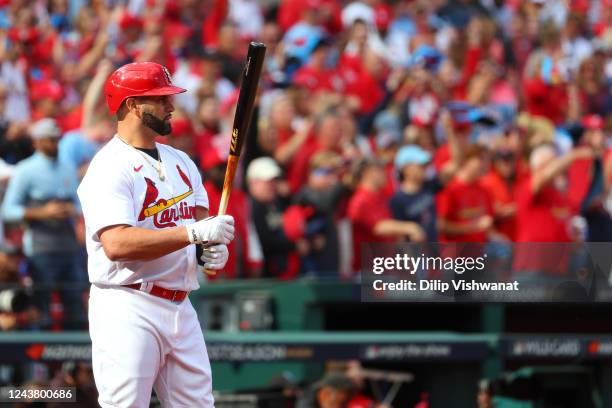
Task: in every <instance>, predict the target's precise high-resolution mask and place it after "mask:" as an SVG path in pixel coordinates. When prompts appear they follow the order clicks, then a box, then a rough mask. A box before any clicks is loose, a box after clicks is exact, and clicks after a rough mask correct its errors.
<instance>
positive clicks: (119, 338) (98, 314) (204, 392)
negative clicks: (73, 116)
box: [78, 62, 234, 408]
mask: <svg viewBox="0 0 612 408" xmlns="http://www.w3.org/2000/svg"><path fill="white" fill-rule="evenodd" d="M104 92H105V95H106V102H107V104H108V108H109V110H110V112H111V113H113V114H116V116H117V121H118V125H117V134H116V135H115V136H114V137H113V138H112V139H111V140H110V142H108V143H107V144H106V145H105V146H104V147H103V148H102V149H101V150H100V151H99V152H98V153H97V154H96V156H95V157H94V158H93V160H92V161H91V164H90V166H89V168H88V170H87V173H86V175H85V177H84V178H83V181H82V183H81V185H80V186H79V188H78V195H79V199H80V200H81V205H82V208H83V214H84V217H85V227H86V240H87V252H88V254H89V260H88V262H89V265H88V269H89V279H90V281H91V283H92V286H91V292H90V298H89V332H90V335H91V340H92V360H93V371H94V377H95V381H96V386H97V388H98V392H99V403H100V405H101V406H102V407H143V408H144V407H148V406H149V402H150V397H151V390H152V389H153V388H154V389H155V391H156V393H157V396H158V397H159V399H160V401H161V402H162V405H163V406H165V407H213V406H214V401H213V397H212V380H211V370H210V363H209V361H208V354H207V351H206V346H205V344H204V337H203V336H202V329H201V327H200V324H199V322H198V319H197V316H196V312H195V310H194V308H193V306H192V305H191V302H190V301H189V299H188V298H187V295H188V294H189V291H192V290H194V289H197V288H198V283H197V276H196V275H197V273H198V272H197V270H198V269H197V259H196V248H195V245H193V244H203V246H204V247H205V248H204V251H203V255H202V258H201V259H202V261H203V262H204V266H205V267H206V268H209V269H217V270H218V269H222V268H223V266H224V265H225V263H226V262H227V258H228V251H227V246H226V245H227V244H229V243H230V242H231V241H232V239H233V238H234V219H233V218H232V217H231V216H219V217H208V196H207V194H206V191H205V190H204V188H203V186H202V180H201V178H200V174H199V172H198V169H197V168H196V166H195V165H194V163H193V162H192V161H191V160H190V159H189V158H188V156H187V155H186V154H185V153H183V152H181V151H179V150H175V149H173V148H171V147H169V146H166V145H163V144H157V143H155V141H154V139H155V137H157V136H159V135H162V136H165V135H168V134H169V133H170V132H171V125H170V122H169V120H170V117H171V113H172V111H173V110H174V107H173V106H172V101H171V99H170V98H171V95H174V94H178V93H181V92H185V89H182V88H179V87H176V86H173V85H172V82H171V79H170V75H169V73H168V71H167V70H166V68H165V67H163V66H162V65H159V64H156V63H153V62H140V63H133V64H127V65H124V66H122V67H121V68H119V69H117V70H116V71H115V72H113V73H112V74H111V75H110V77H109V78H108V80H107V82H106V85H105V90H104Z"/></svg>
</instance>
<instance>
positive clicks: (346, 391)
mask: <svg viewBox="0 0 612 408" xmlns="http://www.w3.org/2000/svg"><path fill="white" fill-rule="evenodd" d="M354 388H355V387H354V384H353V381H351V380H350V379H349V378H348V377H347V376H345V375H344V374H341V373H329V374H327V375H325V377H323V378H322V379H321V380H319V381H317V382H316V383H314V384H313V385H312V387H311V388H310V389H309V390H307V392H306V393H305V395H304V396H303V397H302V398H301V399H299V400H298V402H297V404H296V407H297V408H312V407H314V408H347V407H348V403H349V400H350V398H351V396H352V394H353V392H354Z"/></svg>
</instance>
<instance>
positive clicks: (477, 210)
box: [437, 178, 493, 242]
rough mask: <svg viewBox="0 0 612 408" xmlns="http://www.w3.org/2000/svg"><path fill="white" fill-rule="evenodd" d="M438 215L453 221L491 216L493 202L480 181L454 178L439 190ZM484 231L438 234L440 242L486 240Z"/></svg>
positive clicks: (458, 221)
mask: <svg viewBox="0 0 612 408" xmlns="http://www.w3.org/2000/svg"><path fill="white" fill-rule="evenodd" d="M437 206H438V216H439V217H440V218H444V219H446V220H448V221H451V222H454V223H468V222H473V221H475V220H477V219H478V218H480V217H482V216H484V215H490V216H493V204H492V200H491V197H490V196H489V193H488V192H487V190H486V189H485V188H484V187H483V186H482V185H481V184H480V182H474V183H466V182H464V181H461V180H459V179H456V178H455V179H454V180H452V181H451V182H450V183H448V185H447V186H446V188H445V189H444V190H442V191H441V192H440V194H439V195H438V200H437ZM486 241H487V233H486V231H479V232H472V233H469V234H454V235H449V234H440V242H486Z"/></svg>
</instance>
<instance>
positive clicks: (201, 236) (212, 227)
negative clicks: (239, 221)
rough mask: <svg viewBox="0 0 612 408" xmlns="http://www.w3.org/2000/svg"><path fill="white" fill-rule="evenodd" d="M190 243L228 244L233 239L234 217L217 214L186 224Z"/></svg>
mask: <svg viewBox="0 0 612 408" xmlns="http://www.w3.org/2000/svg"><path fill="white" fill-rule="evenodd" d="M186 228H187V236H188V237H189V242H191V243H192V244H229V243H230V242H231V241H232V240H233V239H234V217H232V216H231V215H219V216H215V217H208V218H206V219H203V220H200V221H198V222H194V223H193V224H189V225H187V226H186Z"/></svg>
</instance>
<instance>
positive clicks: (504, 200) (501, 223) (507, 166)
mask: <svg viewBox="0 0 612 408" xmlns="http://www.w3.org/2000/svg"><path fill="white" fill-rule="evenodd" d="M491 154H492V163H491V169H490V171H489V172H488V173H487V174H486V175H485V176H484V177H483V178H482V180H481V183H482V186H483V187H484V188H485V189H486V190H487V191H488V193H489V195H490V196H491V200H492V201H493V218H494V220H493V221H494V223H493V224H494V228H495V230H496V231H498V232H499V233H500V234H502V235H503V236H504V237H505V238H506V239H507V240H510V241H515V240H516V186H517V183H518V182H519V178H520V177H521V175H520V174H519V173H520V169H519V161H518V157H517V156H518V154H517V152H516V151H515V150H514V149H513V148H512V146H511V143H510V141H509V140H508V139H507V138H505V137H504V138H502V139H499V141H498V143H497V145H496V146H495V147H494V148H493V151H492V152H491Z"/></svg>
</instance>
